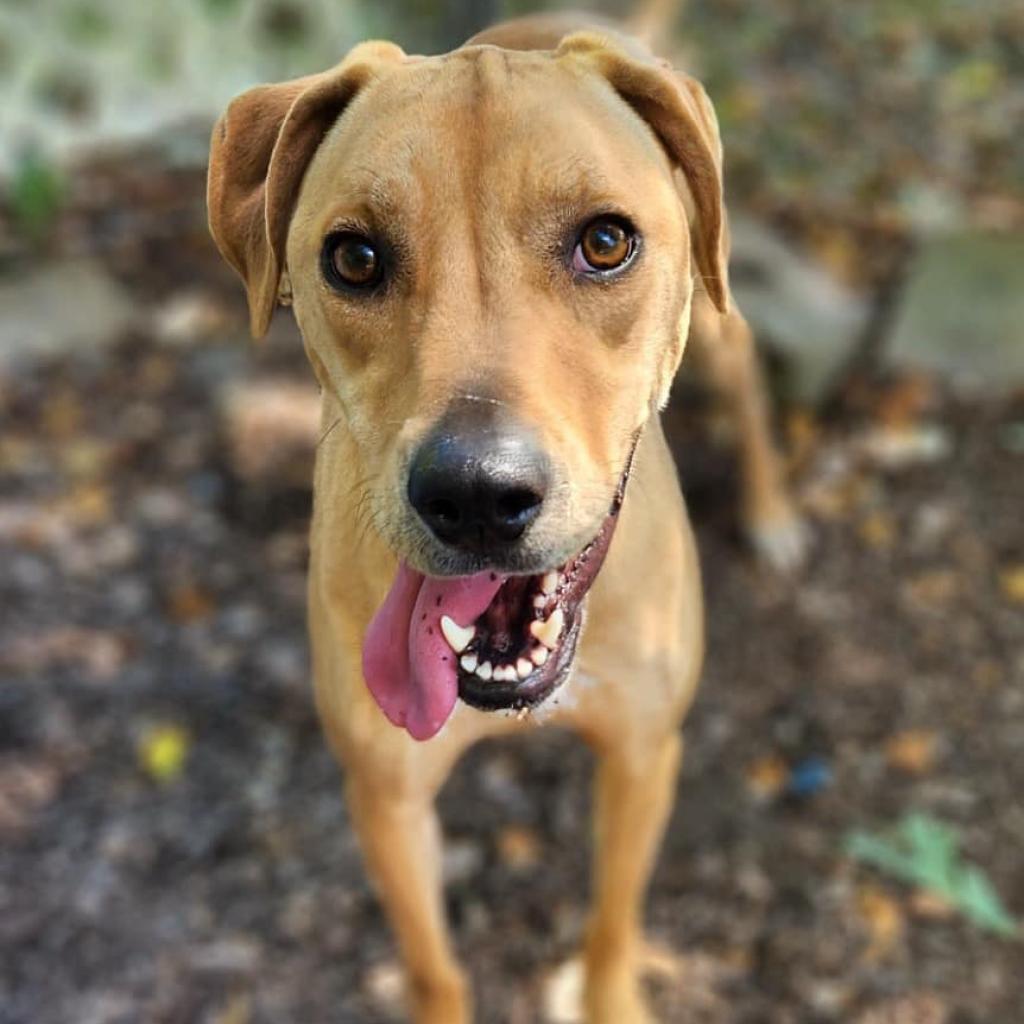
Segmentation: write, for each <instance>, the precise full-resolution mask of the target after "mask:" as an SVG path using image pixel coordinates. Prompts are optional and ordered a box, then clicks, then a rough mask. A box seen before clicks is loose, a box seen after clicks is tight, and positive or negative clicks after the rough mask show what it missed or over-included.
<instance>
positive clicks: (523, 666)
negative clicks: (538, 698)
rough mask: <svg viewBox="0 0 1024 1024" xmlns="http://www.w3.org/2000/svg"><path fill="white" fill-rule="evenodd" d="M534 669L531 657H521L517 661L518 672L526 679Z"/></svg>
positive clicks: (520, 676) (521, 677)
mask: <svg viewBox="0 0 1024 1024" xmlns="http://www.w3.org/2000/svg"><path fill="white" fill-rule="evenodd" d="M532 671H533V662H532V661H530V659H529V658H520V659H519V660H518V661H517V662H516V674H517V675H518V676H519V678H520V679H525V678H526V677H527V676H528V675H529V674H530V673H531V672H532Z"/></svg>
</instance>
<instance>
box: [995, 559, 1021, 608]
mask: <svg viewBox="0 0 1024 1024" xmlns="http://www.w3.org/2000/svg"><path fill="white" fill-rule="evenodd" d="M999 585H1000V587H1001V588H1002V591H1003V594H1004V595H1005V596H1006V598H1007V599H1008V600H1010V601H1012V602H1013V603H1014V604H1024V565H1014V566H1010V567H1009V568H1007V569H1004V570H1003V571H1002V572H1001V573H1000V574H999Z"/></svg>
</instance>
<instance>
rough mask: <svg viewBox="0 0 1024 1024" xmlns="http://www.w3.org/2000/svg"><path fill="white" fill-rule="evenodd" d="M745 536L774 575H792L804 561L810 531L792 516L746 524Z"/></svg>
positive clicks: (808, 544) (795, 516) (797, 517)
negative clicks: (772, 570)
mask: <svg viewBox="0 0 1024 1024" xmlns="http://www.w3.org/2000/svg"><path fill="white" fill-rule="evenodd" d="M746 534H747V539H748V540H749V542H750V546H751V547H752V548H753V549H754V553H755V554H756V555H757V557H758V559H759V560H760V561H762V562H764V563H765V564H766V565H768V566H770V567H771V568H772V569H774V570H775V571H776V572H779V573H783V574H786V575H789V574H792V573H795V572H796V571H797V570H798V569H800V567H801V566H802V565H803V564H804V562H805V561H806V559H807V553H808V551H809V549H810V545H811V530H810V527H809V526H808V525H807V524H806V523H805V522H804V521H803V520H802V519H801V518H800V517H799V516H798V515H796V514H795V513H789V514H787V515H785V516H781V517H773V518H772V519H769V520H764V519H762V520H760V521H758V522H754V523H748V524H747V527H746Z"/></svg>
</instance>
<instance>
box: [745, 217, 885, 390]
mask: <svg viewBox="0 0 1024 1024" xmlns="http://www.w3.org/2000/svg"><path fill="white" fill-rule="evenodd" d="M730 228H731V232H732V261H731V269H730V283H731V285H732V290H733V294H734V295H735V296H736V302H737V304H738V305H739V307H740V309H741V310H742V311H743V314H744V316H746V317H747V319H748V320H749V321H750V325H751V327H753V329H754V332H755V334H756V335H757V337H758V340H759V341H760V340H763V341H764V342H767V343H769V344H771V345H773V346H775V347H776V348H777V349H778V350H779V352H780V353H781V354H782V355H783V357H784V358H785V360H786V364H787V365H786V371H787V390H789V391H790V393H791V394H792V396H793V397H794V398H796V399H799V400H801V401H808V402H813V401H814V400H815V399H817V398H820V397H821V396H822V394H823V392H824V390H825V388H826V387H827V386H828V384H829V382H830V381H831V379H832V376H833V374H834V373H835V372H836V371H837V370H838V369H839V367H840V366H841V365H842V364H843V362H844V361H845V359H846V358H847V356H848V354H849V351H850V347H851V346H852V345H853V344H854V342H855V341H856V340H857V338H858V337H859V335H860V332H861V330H862V329H863V327H864V322H865V320H866V317H867V306H866V304H865V302H864V300H863V299H862V298H860V297H859V296H857V295H856V294H854V293H853V292H851V291H850V290H849V289H848V288H846V287H845V286H844V285H843V284H841V283H840V282H839V281H837V280H836V279H835V278H834V277H832V276H831V275H830V274H829V273H828V272H827V271H826V270H825V269H824V268H823V267H822V266H820V265H819V264H816V263H813V262H811V261H810V260H809V259H807V258H806V257H805V256H803V255H801V254H800V253H798V252H797V251H796V250H795V249H793V248H791V247H790V246H789V245H787V244H786V243H785V242H784V241H783V240H782V239H781V238H780V237H779V236H778V235H777V234H775V233H773V232H771V231H770V230H768V229H767V228H766V227H764V226H763V225H761V224H758V223H756V222H755V221H751V220H748V219H747V218H744V217H735V218H733V219H732V220H731V221H730Z"/></svg>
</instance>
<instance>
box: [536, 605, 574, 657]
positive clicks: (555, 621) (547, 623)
mask: <svg viewBox="0 0 1024 1024" xmlns="http://www.w3.org/2000/svg"><path fill="white" fill-rule="evenodd" d="M563 625H565V615H564V614H563V612H562V609H561V608H556V609H555V610H554V611H553V612H552V613H551V614H550V615H549V616H548V617H547V618H546V619H541V620H539V621H534V622H531V623H530V632H531V633H532V634H533V635H534V636H535V637H536V638H537V639H538V640H539V641H540V642H541V643H542V644H543V645H544V646H545V647H548V648H550V649H551V650H554V648H555V646H556V645H557V643H558V637H559V635H560V634H561V632H562V626H563Z"/></svg>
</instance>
